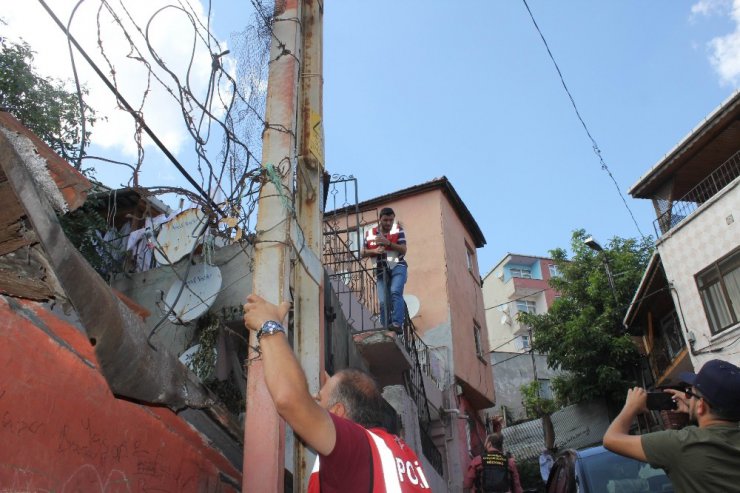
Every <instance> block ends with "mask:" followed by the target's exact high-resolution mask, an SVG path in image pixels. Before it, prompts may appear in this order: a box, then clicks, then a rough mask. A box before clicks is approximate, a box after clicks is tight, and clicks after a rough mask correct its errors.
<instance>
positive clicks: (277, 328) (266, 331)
mask: <svg viewBox="0 0 740 493" xmlns="http://www.w3.org/2000/svg"><path fill="white" fill-rule="evenodd" d="M278 332H283V333H284V332H285V329H284V328H283V326H282V325H280V324H279V323H277V322H275V321H274V320H268V321H267V322H265V323H264V324H262V328H261V329H260V330H259V332H258V333H257V339H259V338H260V337H262V336H265V335H272V334H277V333H278Z"/></svg>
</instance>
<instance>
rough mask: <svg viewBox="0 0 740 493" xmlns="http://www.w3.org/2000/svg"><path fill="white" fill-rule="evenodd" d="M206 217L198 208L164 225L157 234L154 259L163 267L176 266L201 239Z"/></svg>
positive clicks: (184, 212)
mask: <svg viewBox="0 0 740 493" xmlns="http://www.w3.org/2000/svg"><path fill="white" fill-rule="evenodd" d="M206 220H207V218H206V215H205V214H203V212H201V210H200V209H198V208H193V209H188V210H186V211H183V212H181V213H179V214H178V215H176V216H175V217H174V218H172V220H171V221H169V222H166V223H164V224H163V225H162V229H160V230H159V234H157V242H156V245H157V248H156V249H155V250H154V258H155V259H156V260H157V262H159V263H160V264H162V265H167V264H174V263H175V262H177V261H178V260H180V259H181V258H183V257H184V256H185V255H188V254H189V253H190V252H191V251H192V250H193V248H195V245H196V243H197V242H198V240H199V238H200V233H201V231H202V230H203V225H204V223H205V221H206Z"/></svg>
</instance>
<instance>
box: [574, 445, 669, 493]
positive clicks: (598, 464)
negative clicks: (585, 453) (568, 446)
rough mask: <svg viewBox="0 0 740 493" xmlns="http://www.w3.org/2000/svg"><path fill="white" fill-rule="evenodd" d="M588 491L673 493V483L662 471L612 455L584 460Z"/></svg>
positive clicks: (601, 455) (605, 454)
mask: <svg viewBox="0 0 740 493" xmlns="http://www.w3.org/2000/svg"><path fill="white" fill-rule="evenodd" d="M582 461H583V462H582V466H583V467H582V470H583V474H584V476H585V477H584V480H585V482H586V483H587V485H588V487H587V488H586V489H587V490H588V491H593V492H597V491H599V492H601V491H603V492H607V493H669V492H673V487H672V485H671V481H670V480H669V479H668V476H666V474H665V472H664V471H663V470H662V469H654V468H652V467H650V465H649V464H646V463H644V462H639V461H636V460H633V459H628V458H626V457H622V456H620V455H616V454H613V453H611V452H606V451H605V452H604V453H601V454H595V455H591V456H589V457H585V458H583V459H582Z"/></svg>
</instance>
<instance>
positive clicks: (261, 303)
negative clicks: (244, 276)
mask: <svg viewBox="0 0 740 493" xmlns="http://www.w3.org/2000/svg"><path fill="white" fill-rule="evenodd" d="M290 306H291V304H290V303H289V302H287V301H284V302H282V303H280V305H279V306H278V305H273V304H272V303H270V302H269V301H266V300H265V299H263V298H261V297H260V296H257V295H256V294H250V295H249V296H247V302H246V303H245V304H244V325H246V327H247V328H248V329H249V330H253V331H258V330H260V329H261V328H262V325H264V323H265V322H267V321H268V320H274V321H275V322H278V323H281V324H282V323H283V322H284V321H285V317H286V315H288V311H290Z"/></svg>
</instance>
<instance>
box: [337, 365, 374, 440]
mask: <svg viewBox="0 0 740 493" xmlns="http://www.w3.org/2000/svg"><path fill="white" fill-rule="evenodd" d="M337 374H338V375H341V378H339V381H338V382H337V385H336V386H335V387H334V389H333V390H332V393H331V395H330V396H329V405H330V406H333V405H334V404H336V403H337V402H340V403H342V404H343V405H344V407H345V409H346V411H347V419H349V420H351V421H354V422H355V423H357V424H358V425H361V426H364V427H365V428H383V427H384V426H383V423H384V420H385V415H384V413H383V396H382V395H381V393H380V389H379V387H378V384H377V382H376V381H375V379H374V378H373V377H372V376H371V375H369V374H368V373H366V372H364V371H362V370H357V369H355V368H346V369H344V370H340V371H339V372H337Z"/></svg>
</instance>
